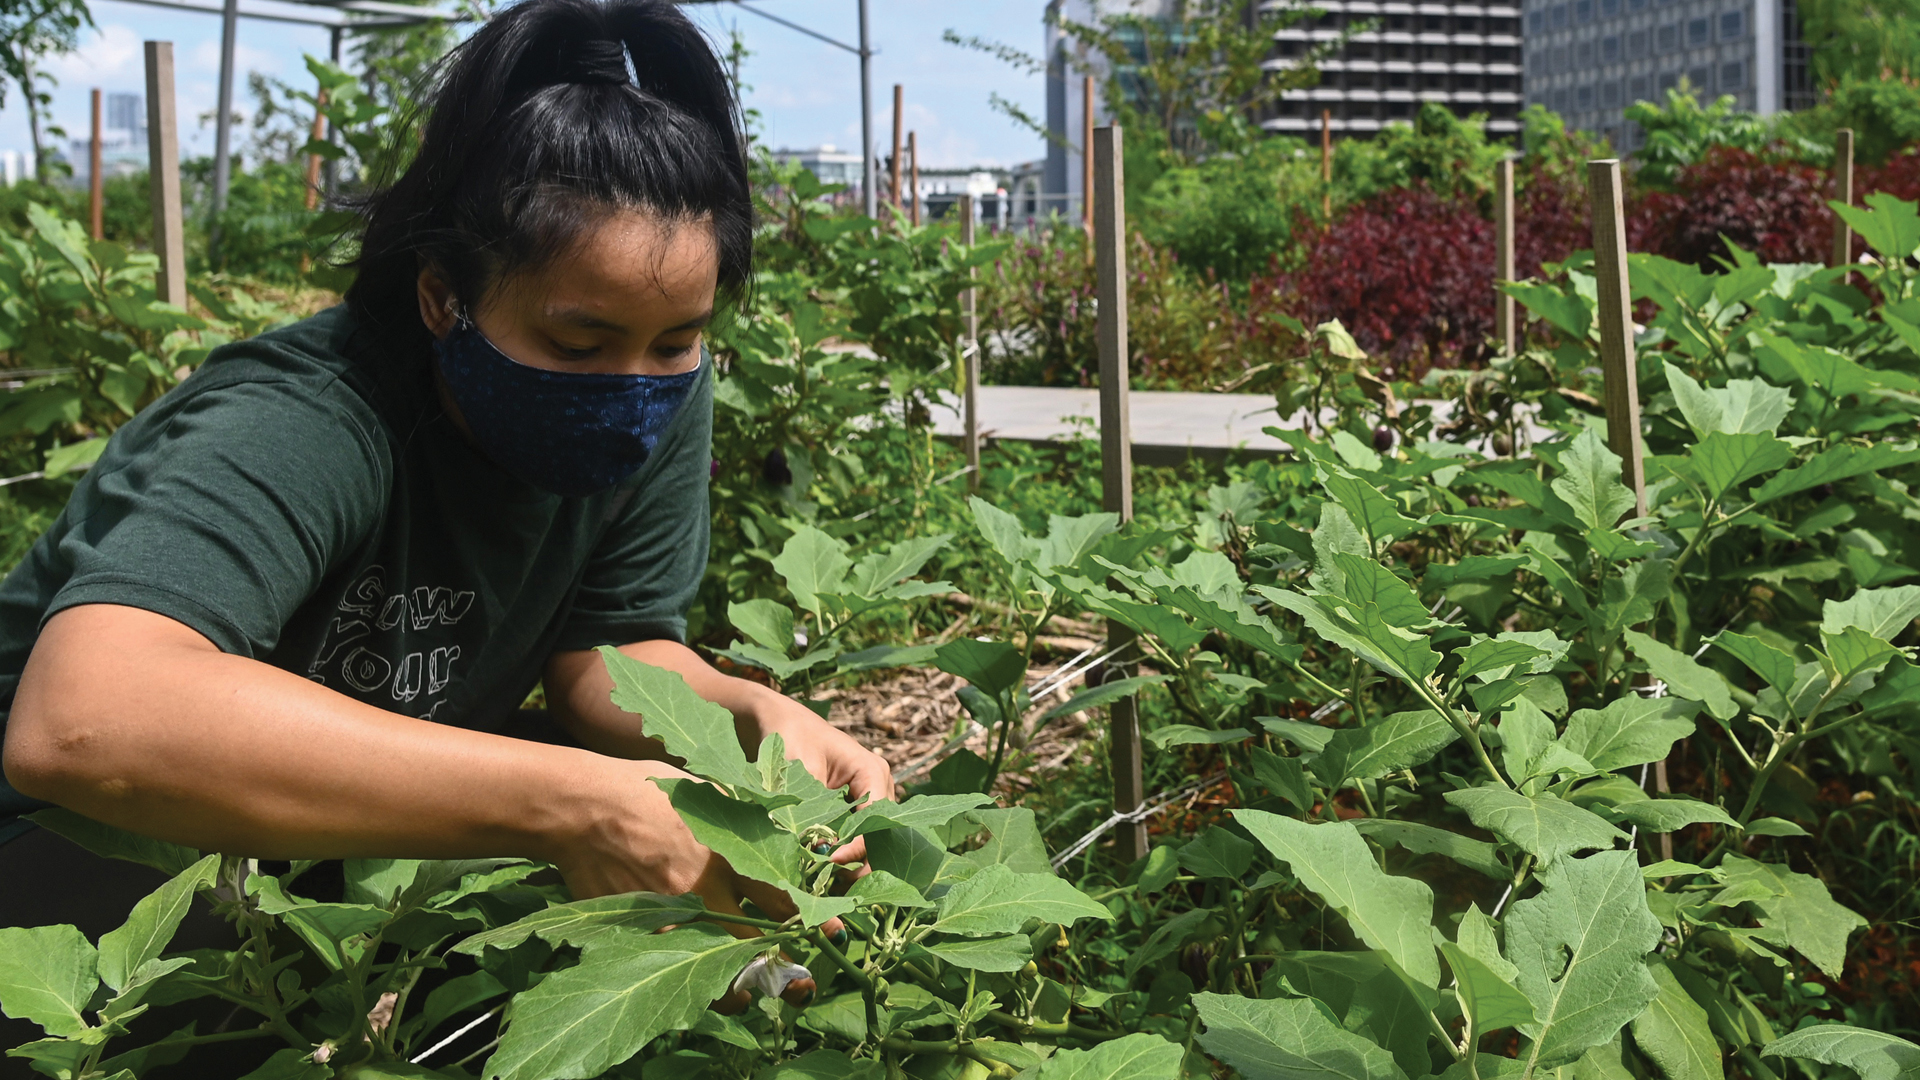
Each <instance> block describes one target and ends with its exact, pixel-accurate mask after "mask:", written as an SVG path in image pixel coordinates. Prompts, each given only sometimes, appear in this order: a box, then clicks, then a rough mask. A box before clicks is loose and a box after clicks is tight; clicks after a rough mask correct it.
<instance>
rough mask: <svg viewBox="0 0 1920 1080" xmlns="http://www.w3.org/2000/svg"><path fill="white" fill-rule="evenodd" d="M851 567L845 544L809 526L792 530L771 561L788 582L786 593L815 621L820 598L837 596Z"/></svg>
mask: <svg viewBox="0 0 1920 1080" xmlns="http://www.w3.org/2000/svg"><path fill="white" fill-rule="evenodd" d="M852 567H853V560H852V559H849V558H847V545H846V543H845V542H844V541H841V540H836V539H834V538H833V537H831V536H828V535H827V534H826V533H824V532H821V531H820V530H819V529H816V528H814V527H813V526H812V525H802V526H800V527H799V528H798V529H795V530H794V531H793V535H792V536H790V537H788V538H787V543H786V546H785V547H782V548H781V549H780V554H778V555H776V556H774V559H773V568H774V570H775V571H777V572H778V573H779V574H780V576H781V577H783V578H785V579H786V580H787V591H789V592H791V593H793V598H794V600H796V601H798V602H799V604H800V606H801V607H803V608H806V609H807V610H808V611H811V612H813V614H814V615H815V616H816V617H817V616H819V614H820V594H822V593H837V592H840V591H841V589H842V588H844V587H845V585H846V582H847V571H848V570H850V569H851V568H852Z"/></svg>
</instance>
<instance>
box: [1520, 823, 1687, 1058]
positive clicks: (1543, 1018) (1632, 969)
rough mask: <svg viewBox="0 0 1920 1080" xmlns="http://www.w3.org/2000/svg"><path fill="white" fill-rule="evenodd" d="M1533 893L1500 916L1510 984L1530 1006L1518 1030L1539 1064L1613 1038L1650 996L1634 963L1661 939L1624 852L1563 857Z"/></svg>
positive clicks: (1651, 987)
mask: <svg viewBox="0 0 1920 1080" xmlns="http://www.w3.org/2000/svg"><path fill="white" fill-rule="evenodd" d="M1540 885H1541V891H1540V892H1539V893H1538V894H1537V895H1534V896H1531V897H1528V898H1527V899H1525V900H1521V901H1519V902H1518V903H1515V904H1514V905H1513V907H1512V910H1511V911H1510V912H1509V913H1508V915H1507V918H1506V936H1507V959H1508V960H1510V961H1512V962H1513V965H1514V967H1515V968H1516V969H1517V972H1516V974H1515V976H1514V980H1513V981H1514V984H1515V985H1516V986H1518V987H1519V988H1520V990H1521V992H1523V993H1525V994H1526V995H1527V997H1528V998H1529V999H1531V1000H1532V1002H1533V1011H1534V1017H1535V1019H1534V1021H1533V1023H1531V1024H1525V1025H1522V1026H1521V1028H1520V1031H1521V1032H1522V1033H1523V1034H1524V1035H1526V1036H1527V1037H1528V1038H1530V1039H1532V1040H1533V1043H1534V1045H1533V1048H1532V1051H1531V1053H1532V1055H1533V1057H1534V1059H1535V1060H1537V1061H1538V1062H1539V1063H1540V1064H1542V1065H1553V1064H1556V1063H1560V1062H1565V1061H1570V1060H1572V1059H1574V1058H1577V1057H1579V1056H1580V1054H1581V1053H1582V1052H1583V1051H1585V1050H1586V1049H1587V1048H1588V1047H1592V1046H1598V1045H1600V1044H1601V1043H1604V1042H1606V1041H1608V1040H1609V1039H1612V1038H1613V1037H1614V1034H1615V1033H1616V1032H1618V1031H1619V1030H1620V1029H1621V1028H1622V1027H1624V1026H1626V1024H1627V1023H1628V1022H1629V1021H1631V1020H1632V1019H1633V1018H1634V1017H1636V1016H1638V1015H1640V1013H1641V1011H1642V1010H1644V1009H1645V1008H1646V1007H1647V1005H1648V1003H1650V1002H1651V1001H1653V999H1654V998H1655V997H1656V996H1657V995H1658V994H1659V987H1658V985H1657V984H1655V983H1654V981H1653V977H1652V976H1651V975H1649V974H1647V969H1646V966H1645V964H1644V963H1643V962H1642V961H1643V959H1644V957H1645V956H1646V955H1647V953H1649V952H1652V951H1653V948H1654V946H1655V945H1657V944H1659V942H1660V921H1659V920H1658V919H1656V918H1654V917H1653V913H1652V912H1651V911H1648V910H1647V888H1646V883H1645V882H1644V881H1643V880H1642V879H1641V877H1640V866H1639V860H1638V856H1637V855H1636V853H1634V852H1632V851H1603V852H1600V853H1599V854H1596V855H1589V856H1587V857H1586V858H1583V859H1562V860H1559V861H1558V862H1555V863H1554V864H1552V865H1550V866H1547V867H1545V868H1543V869H1542V870H1541V872H1540Z"/></svg>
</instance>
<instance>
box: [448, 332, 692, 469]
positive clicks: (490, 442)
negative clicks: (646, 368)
mask: <svg viewBox="0 0 1920 1080" xmlns="http://www.w3.org/2000/svg"><path fill="white" fill-rule="evenodd" d="M434 351H435V352H436V353H437V354H438V356H439V358H440V375H441V377H442V378H444V379H445V380H446V383H447V392H448V393H449V394H451V395H452V396H453V401H454V404H456V405H458V406H459V407H460V415H461V416H462V417H464V418H465V419H466V421H467V429H468V430H469V431H471V432H472V433H473V441H474V442H475V443H477V444H479V447H480V450H481V452H482V453H484V454H486V455H487V457H489V458H491V459H492V460H493V462H494V464H496V465H499V466H500V467H501V468H503V469H505V470H507V471H508V472H510V473H512V474H513V475H515V476H517V477H519V478H520V479H522V480H525V481H526V482H527V483H529V484H532V485H533V486H534V487H537V488H540V489H541V490H543V491H549V492H552V493H553V494H555V495H567V496H580V495H592V494H594V493H596V492H600V491H605V490H607V489H608V488H610V487H612V486H614V485H615V484H618V483H619V482H620V481H622V480H625V479H626V478H628V477H629V476H632V475H633V474H634V473H636V472H638V471H639V470H640V466H642V465H644V464H646V461H647V458H648V456H650V455H651V454H652V453H653V449H654V446H655V444H656V443H658V442H659V441H660V435H661V433H662V432H664V431H666V429H667V425H668V424H670V423H672V422H673V416H674V413H676V412H678V411H679V409H680V405H681V403H682V402H684V401H686V399H687V394H688V393H689V392H690V391H691V390H692V389H693V384H694V382H695V380H697V379H698V378H699V377H700V369H699V368H698V367H696V368H694V369H693V370H692V371H685V372H681V373H680V374H677V375H611V374H595V373H589V372H579V371H548V370H546V369H545V368H536V367H528V366H527V365H525V364H522V363H520V362H518V361H516V360H514V359H513V358H512V357H510V356H508V355H507V354H506V353H503V352H501V351H500V350H499V348H497V347H496V346H495V345H494V344H493V342H491V341H488V340H487V336H486V335H485V334H483V333H481V332H480V328H479V327H478V326H475V325H474V324H473V322H472V320H470V319H468V318H467V317H466V316H465V315H461V316H460V319H459V322H458V323H456V324H455V326H454V328H453V329H452V330H451V331H449V332H448V334H447V336H446V337H445V338H442V339H441V340H439V341H438V342H436V343H435V345H434Z"/></svg>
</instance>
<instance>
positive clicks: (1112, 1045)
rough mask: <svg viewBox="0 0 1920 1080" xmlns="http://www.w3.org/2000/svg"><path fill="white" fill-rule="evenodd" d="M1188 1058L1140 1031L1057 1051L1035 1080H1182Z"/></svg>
mask: <svg viewBox="0 0 1920 1080" xmlns="http://www.w3.org/2000/svg"><path fill="white" fill-rule="evenodd" d="M1185 1057H1186V1054H1185V1052H1184V1051H1182V1050H1181V1049H1180V1044H1179V1043H1173V1042H1168V1041H1167V1040H1166V1039H1163V1038H1161V1037H1160V1036H1158V1035H1150V1034H1147V1033H1145V1032H1138V1033H1135V1034H1132V1035H1127V1036H1123V1037H1121V1038H1118V1039H1114V1040H1113V1041H1111V1042H1104V1043H1101V1044H1100V1045H1099V1046H1097V1047H1094V1048H1093V1049H1092V1050H1061V1051H1058V1052H1057V1053H1055V1054H1054V1055H1053V1056H1052V1057H1050V1058H1048V1059H1046V1060H1045V1061H1043V1062H1041V1063H1040V1067H1039V1068H1038V1069H1036V1070H1034V1073H1033V1075H1034V1077H1035V1080H1180V1076H1181V1072H1180V1062H1181V1061H1182V1060H1183V1059H1184V1058H1185ZM1248 1080H1254V1078H1252V1077H1249V1078H1248Z"/></svg>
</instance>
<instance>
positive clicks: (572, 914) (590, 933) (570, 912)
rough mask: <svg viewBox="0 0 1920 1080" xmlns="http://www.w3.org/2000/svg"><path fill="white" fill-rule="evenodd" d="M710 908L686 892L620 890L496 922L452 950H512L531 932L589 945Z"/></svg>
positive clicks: (661, 925)
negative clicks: (671, 893) (502, 922)
mask: <svg viewBox="0 0 1920 1080" xmlns="http://www.w3.org/2000/svg"><path fill="white" fill-rule="evenodd" d="M706 909H707V907H706V904H705V903H704V902H702V901H701V899H700V898H699V897H698V896H696V895H694V894H692V893H688V894H686V895H684V896H666V895H663V894H660V893H645V892H641V893H620V894H618V895H615V896H596V897H594V898H592V899H590V900H575V901H573V902H572V903H570V904H555V905H554V906H552V907H550V908H547V909H546V910H544V911H537V912H535V913H533V914H532V915H528V916H526V917H525V918H523V919H517V920H515V921H513V922H510V923H508V924H506V925H505V926H496V927H494V928H493V929H491V930H486V931H482V932H481V933H478V934H474V935H473V936H471V937H468V938H466V939H464V940H462V941H461V942H460V943H459V944H458V945H455V946H454V947H453V948H452V949H451V950H449V951H451V952H456V953H464V954H466V955H468V956H479V955H480V953H481V951H482V950H484V949H486V948H487V947H488V946H492V947H493V948H497V949H511V948H513V947H514V946H516V945H518V944H520V943H521V942H523V941H525V940H527V939H528V938H530V937H537V938H539V939H541V940H542V941H545V942H547V943H549V944H552V945H560V944H567V945H588V944H591V943H594V942H596V941H598V940H600V939H601V938H605V937H615V936H618V935H620V934H623V933H640V934H651V933H653V932H654V931H656V930H663V929H665V928H667V927H669V926H675V925H678V924H680V923H686V922H692V921H693V920H694V919H696V918H697V917H699V915H700V913H701V912H703V911H705V910H706Z"/></svg>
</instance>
